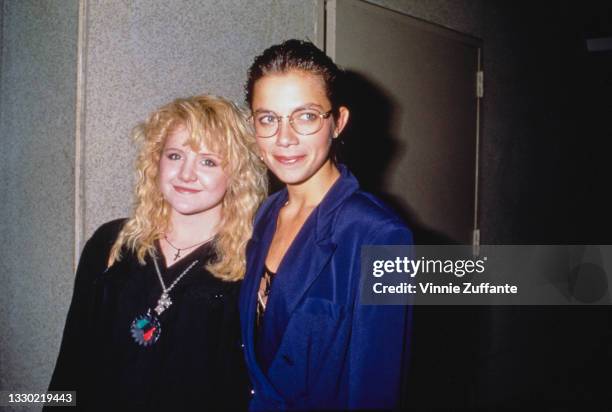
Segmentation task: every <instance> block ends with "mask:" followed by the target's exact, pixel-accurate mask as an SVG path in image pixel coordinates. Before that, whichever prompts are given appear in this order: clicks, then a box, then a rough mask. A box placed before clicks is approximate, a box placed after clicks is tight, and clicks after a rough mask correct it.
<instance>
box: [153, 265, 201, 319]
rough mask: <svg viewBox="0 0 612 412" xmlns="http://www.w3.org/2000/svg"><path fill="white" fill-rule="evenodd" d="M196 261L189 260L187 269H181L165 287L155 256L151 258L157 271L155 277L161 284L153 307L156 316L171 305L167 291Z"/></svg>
mask: <svg viewBox="0 0 612 412" xmlns="http://www.w3.org/2000/svg"><path fill="white" fill-rule="evenodd" d="M196 263H198V261H197V260H194V261H193V262H191V265H189V266H187V269H185V270H183V272H182V273H181V274H180V275H179V276H178V277H177V278H176V279H174V282H172V283H171V284H170V287H168V288H166V284H165V283H164V279H162V275H161V272H160V271H159V265H158V264H157V259H155V258H154V259H153V264H154V265H155V271H156V272H157V278H158V279H159V283H160V284H161V287H162V294H161V296H160V297H159V299H158V300H157V306H155V309H154V310H155V312H156V313H157V315H158V316H159V315H161V314H162V313H163V312H164V311H165V310H166V309H168V308H169V307H170V305H172V300H171V299H170V296H169V295H168V293H169V292H170V291H171V290H172V289H173V288H174V287H175V286H176V284H177V283H179V281H180V280H181V279H182V278H183V276H185V275H186V274H187V272H189V271H190V270H191V268H192V267H194V266H195V264H196Z"/></svg>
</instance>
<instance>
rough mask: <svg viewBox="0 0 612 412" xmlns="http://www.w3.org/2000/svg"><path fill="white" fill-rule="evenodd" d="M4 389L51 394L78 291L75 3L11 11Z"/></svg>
mask: <svg viewBox="0 0 612 412" xmlns="http://www.w3.org/2000/svg"><path fill="white" fill-rule="evenodd" d="M2 20H3V23H2V53H1V54H2V57H1V60H0V61H1V63H2V66H1V71H0V78H1V80H0V88H1V96H2V97H1V100H0V103H1V106H0V144H1V145H2V148H3V150H2V151H1V152H0V157H1V158H0V170H1V172H0V173H1V174H0V176H1V181H2V191H3V193H4V201H3V202H0V222H2V223H1V225H2V226H1V227H0V233H2V247H0V265H1V266H0V282H1V284H2V291H3V293H2V299H0V331H1V333H0V388H1V389H21V390H30V391H37V390H41V389H44V388H45V386H46V385H47V381H48V377H49V374H50V373H51V368H52V364H53V359H54V357H55V352H56V349H57V343H58V339H59V334H60V333H61V327H60V326H59V325H60V322H61V319H62V318H63V317H64V316H65V313H66V302H67V300H68V299H69V297H70V292H71V289H72V281H71V279H70V277H71V274H72V261H73V256H72V250H73V248H74V246H73V244H74V236H73V233H74V207H73V204H74V200H73V199H74V157H75V156H74V139H75V127H74V122H75V96H76V94H75V93H76V86H75V78H76V65H75V62H76V50H77V45H76V32H77V2H76V1H56V2H47V1H44V2H43V1H38V0H31V1H26V0H19V1H5V2H4V4H3V13H2Z"/></svg>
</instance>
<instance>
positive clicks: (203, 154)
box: [198, 152, 221, 159]
mask: <svg viewBox="0 0 612 412" xmlns="http://www.w3.org/2000/svg"><path fill="white" fill-rule="evenodd" d="M198 154H199V155H200V156H211V157H216V158H217V159H221V156H219V155H218V154H216V153H213V152H198Z"/></svg>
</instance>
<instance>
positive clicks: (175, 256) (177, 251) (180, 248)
mask: <svg viewBox="0 0 612 412" xmlns="http://www.w3.org/2000/svg"><path fill="white" fill-rule="evenodd" d="M215 236H216V234H215V235H212V236H211V237H209V238H208V239H206V240H203V241H201V242H199V243H196V244H195V245H191V246H189V247H176V246H174V245H173V244H172V243H170V241H169V240H168V236H165V235H164V240H165V241H166V242H167V243H168V244H169V245H170V246H171V247H172V248H173V249H175V250H176V254H175V255H174V261H175V262H176V260H177V259H178V258H180V257H181V251H185V250H189V249H191V248H194V247H196V246H200V245H203V244H204V243H206V242H209V241H210V240H211V239H212V238H213V237H215Z"/></svg>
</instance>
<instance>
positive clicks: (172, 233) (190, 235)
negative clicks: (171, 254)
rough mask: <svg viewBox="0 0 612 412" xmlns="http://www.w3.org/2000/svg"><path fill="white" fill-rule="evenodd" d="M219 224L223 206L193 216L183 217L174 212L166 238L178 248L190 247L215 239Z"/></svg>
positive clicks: (171, 214) (171, 215) (171, 213)
mask: <svg viewBox="0 0 612 412" xmlns="http://www.w3.org/2000/svg"><path fill="white" fill-rule="evenodd" d="M219 222H221V205H218V206H217V207H215V208H213V209H210V210H207V211H205V212H201V213H197V214H193V215H183V214H181V213H178V212H176V211H175V210H172V211H171V212H170V225H169V228H168V229H169V230H168V231H167V232H166V238H167V239H168V240H169V241H170V242H172V244H174V245H176V246H177V247H180V248H184V247H189V246H191V245H193V244H196V243H198V242H203V241H205V240H207V239H209V238H211V237H213V236H214V235H215V234H216V233H217V231H218V228H219Z"/></svg>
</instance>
